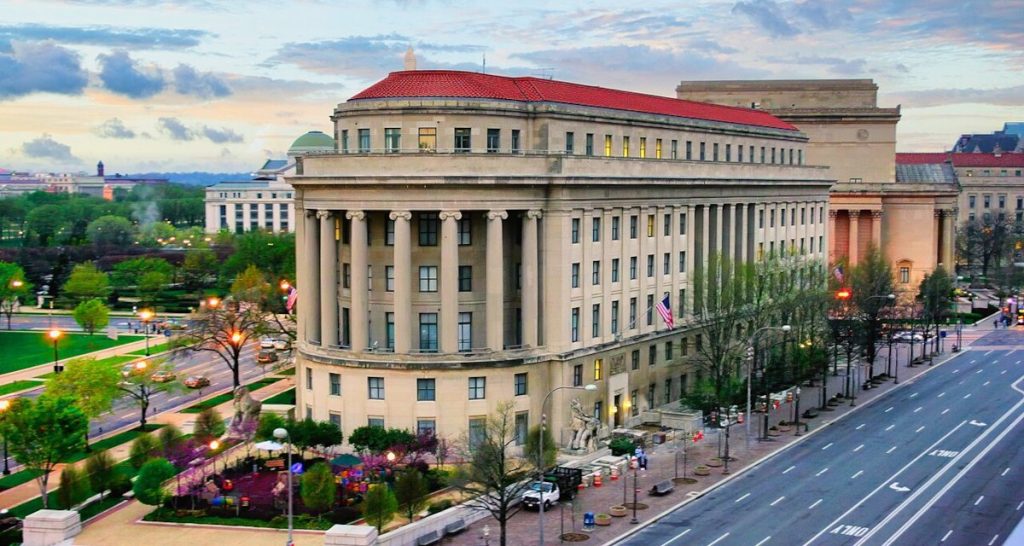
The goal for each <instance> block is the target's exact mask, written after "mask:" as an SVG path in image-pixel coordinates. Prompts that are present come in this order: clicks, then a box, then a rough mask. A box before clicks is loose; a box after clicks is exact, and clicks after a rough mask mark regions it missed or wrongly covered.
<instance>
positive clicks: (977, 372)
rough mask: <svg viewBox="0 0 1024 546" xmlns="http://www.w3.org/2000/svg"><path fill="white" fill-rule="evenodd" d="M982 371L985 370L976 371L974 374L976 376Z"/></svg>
mask: <svg viewBox="0 0 1024 546" xmlns="http://www.w3.org/2000/svg"><path fill="white" fill-rule="evenodd" d="M983 371H985V370H978V371H976V372H974V373H976V374H979V373H981V372H983Z"/></svg>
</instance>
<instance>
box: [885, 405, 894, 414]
mask: <svg viewBox="0 0 1024 546" xmlns="http://www.w3.org/2000/svg"><path fill="white" fill-rule="evenodd" d="M894 409H896V408H894V407H892V406H889V409H887V410H885V413H889V412H890V411H892V410H894Z"/></svg>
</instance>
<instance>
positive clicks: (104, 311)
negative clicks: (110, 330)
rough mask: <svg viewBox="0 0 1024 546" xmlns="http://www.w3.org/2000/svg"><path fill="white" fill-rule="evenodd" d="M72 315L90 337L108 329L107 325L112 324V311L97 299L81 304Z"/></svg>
mask: <svg viewBox="0 0 1024 546" xmlns="http://www.w3.org/2000/svg"><path fill="white" fill-rule="evenodd" d="M72 314H73V315H74V317H75V322H77V323H78V325H79V326H81V327H82V329H83V330H85V331H86V332H88V333H89V335H90V336H91V335H93V334H94V333H96V330H101V329H103V328H106V327H107V324H110V309H108V308H107V306H106V305H103V302H102V301H100V300H99V299H97V298H93V299H91V300H85V301H83V302H82V303H79V304H78V305H76V306H75V310H74V311H73V312H72Z"/></svg>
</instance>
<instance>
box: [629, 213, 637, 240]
mask: <svg viewBox="0 0 1024 546" xmlns="http://www.w3.org/2000/svg"><path fill="white" fill-rule="evenodd" d="M638 221H639V218H637V216H636V215H635V214H634V215H632V216H630V217H629V238H630V239H636V236H637V223H638Z"/></svg>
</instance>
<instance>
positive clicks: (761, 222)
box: [757, 209, 764, 229]
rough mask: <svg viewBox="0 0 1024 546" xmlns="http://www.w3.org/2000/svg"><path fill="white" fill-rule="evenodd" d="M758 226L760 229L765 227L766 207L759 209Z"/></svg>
mask: <svg viewBox="0 0 1024 546" xmlns="http://www.w3.org/2000/svg"><path fill="white" fill-rule="evenodd" d="M757 227H758V229H764V209H759V210H758V211H757Z"/></svg>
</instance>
